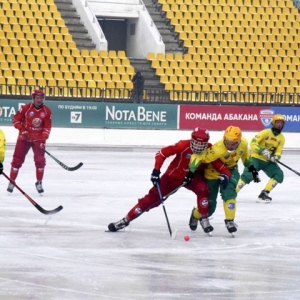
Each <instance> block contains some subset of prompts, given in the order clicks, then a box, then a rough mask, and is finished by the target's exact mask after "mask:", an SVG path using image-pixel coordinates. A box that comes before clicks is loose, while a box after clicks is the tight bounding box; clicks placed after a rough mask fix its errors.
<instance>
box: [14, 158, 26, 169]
mask: <svg viewBox="0 0 300 300" xmlns="http://www.w3.org/2000/svg"><path fill="white" fill-rule="evenodd" d="M23 162H24V160H21V159H20V158H18V157H14V158H13V160H12V163H11V166H12V167H13V168H14V169H20V168H21V167H22V165H23Z"/></svg>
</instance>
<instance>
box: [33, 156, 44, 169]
mask: <svg viewBox="0 0 300 300" xmlns="http://www.w3.org/2000/svg"><path fill="white" fill-rule="evenodd" d="M45 165H46V159H45V157H43V156H42V157H38V158H36V159H35V166H36V167H37V168H44V167H45Z"/></svg>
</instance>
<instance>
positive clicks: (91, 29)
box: [72, 0, 107, 50]
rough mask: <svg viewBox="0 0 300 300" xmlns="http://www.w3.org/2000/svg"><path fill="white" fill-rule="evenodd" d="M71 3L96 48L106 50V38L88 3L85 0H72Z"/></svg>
mask: <svg viewBox="0 0 300 300" xmlns="http://www.w3.org/2000/svg"><path fill="white" fill-rule="evenodd" d="M72 3H73V5H74V6H75V8H76V11H77V13H78V14H79V15H80V19H81V22H82V23H83V24H84V26H85V28H86V29H87V31H88V33H89V36H90V38H91V39H92V41H93V42H94V44H95V45H96V49H97V50H107V40H106V38H105V36H104V34H103V32H102V29H101V27H100V25H99V23H98V21H97V18H96V16H95V14H94V13H93V10H92V9H91V7H90V5H89V3H88V2H87V1H85V0H73V1H72Z"/></svg>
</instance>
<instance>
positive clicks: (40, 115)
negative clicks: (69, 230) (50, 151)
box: [7, 90, 52, 193]
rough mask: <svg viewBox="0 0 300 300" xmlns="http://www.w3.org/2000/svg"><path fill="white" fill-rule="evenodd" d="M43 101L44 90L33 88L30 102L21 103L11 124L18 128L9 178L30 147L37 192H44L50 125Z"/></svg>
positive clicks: (48, 110) (21, 162)
mask: <svg viewBox="0 0 300 300" xmlns="http://www.w3.org/2000/svg"><path fill="white" fill-rule="evenodd" d="M44 101H45V94H44V92H43V91H41V90H35V91H34V92H33V94H32V103H28V104H25V105H23V106H22V107H21V108H20V109H19V111H18V112H17V113H16V114H15V116H14V118H13V125H14V127H15V128H16V129H18V130H19V135H18V139H17V143H16V146H15V150H14V154H13V159H12V162H11V170H10V179H11V180H12V181H15V180H16V178H17V176H18V172H19V169H20V168H21V167H22V165H23V163H24V160H25V157H26V155H27V153H28V151H29V149H30V148H32V151H33V154H34V162H35V167H36V179H37V182H36V183H35V186H36V189H37V191H38V192H39V193H43V192H44V189H43V186H42V180H43V176H44V168H45V165H46V160H45V152H44V149H45V145H46V140H47V139H48V138H49V134H50V131H51V127H52V119H51V110H50V108H49V107H47V106H46V105H44ZM13 188H14V185H13V184H12V183H9V185H8V188H7V191H8V192H10V193H12V191H13Z"/></svg>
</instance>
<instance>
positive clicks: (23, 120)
mask: <svg viewBox="0 0 300 300" xmlns="http://www.w3.org/2000/svg"><path fill="white" fill-rule="evenodd" d="M13 125H14V126H15V128H17V129H19V130H20V132H22V131H25V130H26V131H28V133H29V138H30V140H31V141H36V140H47V139H48V138H49V135H50V131H51V128H52V113H51V110H50V108H49V107H47V106H45V105H43V106H42V107H40V108H37V107H35V106H34V104H33V103H28V104H25V105H23V106H22V107H21V108H20V109H19V111H18V112H17V113H16V114H15V116H14V118H13Z"/></svg>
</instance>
